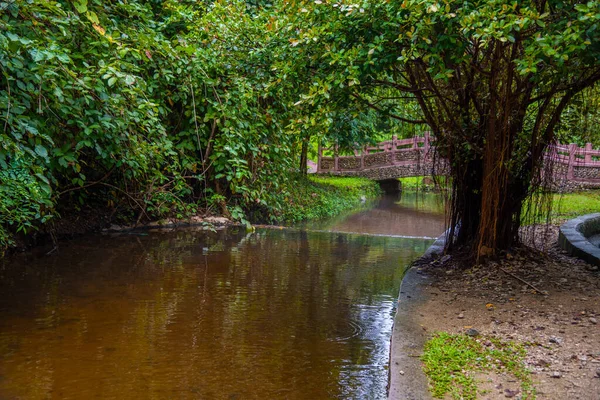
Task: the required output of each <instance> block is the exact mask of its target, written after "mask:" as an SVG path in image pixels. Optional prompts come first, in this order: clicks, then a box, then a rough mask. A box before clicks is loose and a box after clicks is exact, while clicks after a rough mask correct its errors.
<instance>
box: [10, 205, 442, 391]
mask: <svg viewBox="0 0 600 400" xmlns="http://www.w3.org/2000/svg"><path fill="white" fill-rule="evenodd" d="M443 230H444V217H443V204H442V201H441V198H440V197H439V196H437V195H435V194H428V193H425V194H423V193H419V194H415V193H404V194H403V195H402V196H401V198H399V199H398V198H389V197H384V198H382V199H380V200H379V201H377V202H375V203H374V204H372V205H371V206H365V207H363V208H362V209H360V210H355V211H353V212H350V213H347V214H346V215H343V216H341V217H339V218H336V219H333V220H330V221H325V222H320V223H311V224H308V225H306V226H305V227H304V229H288V228H282V229H257V230H256V232H253V233H247V232H246V231H245V230H244V229H240V228H229V229H225V230H220V231H217V232H216V233H211V232H205V231H201V230H199V229H194V228H189V229H178V230H173V231H168V230H156V231H144V232H135V233H128V234H106V235H88V236H85V237H82V238H80V239H75V240H71V241H67V242H65V243H63V244H61V246H60V249H59V251H58V252H55V253H53V254H51V255H48V256H46V255H36V254H35V252H31V253H28V254H23V255H19V256H16V257H12V258H11V259H10V260H9V261H5V262H3V263H2V262H0V290H1V293H2V296H0V398H1V399H28V400H29V399H309V400H313V399H385V397H386V387H387V382H388V361H389V345H390V337H391V331H392V322H393V316H394V312H395V304H396V299H397V296H398V292H399V286H400V282H401V279H402V276H403V273H404V270H405V269H406V267H407V266H408V265H409V263H410V262H411V261H412V260H414V259H415V258H417V257H418V256H420V255H421V254H422V253H423V252H424V251H425V250H426V249H427V247H428V246H429V245H430V244H431V243H432V242H433V239H434V238H435V237H437V236H439V235H440V234H441V233H442V232H443Z"/></svg>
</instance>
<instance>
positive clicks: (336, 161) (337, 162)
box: [333, 144, 340, 171]
mask: <svg viewBox="0 0 600 400" xmlns="http://www.w3.org/2000/svg"><path fill="white" fill-rule="evenodd" d="M339 165H340V157H339V156H338V145H337V144H336V145H335V147H334V148H333V170H334V171H339Z"/></svg>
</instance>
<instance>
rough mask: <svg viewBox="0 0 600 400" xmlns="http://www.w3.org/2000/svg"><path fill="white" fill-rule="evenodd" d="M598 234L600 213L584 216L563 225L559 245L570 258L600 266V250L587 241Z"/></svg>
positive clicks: (599, 230)
mask: <svg viewBox="0 0 600 400" xmlns="http://www.w3.org/2000/svg"><path fill="white" fill-rule="evenodd" d="M597 232H600V213H595V214H587V215H582V216H580V217H577V218H574V219H572V220H569V221H567V222H565V223H564V224H562V225H561V227H560V231H559V234H558V245H559V246H560V247H561V248H562V249H563V250H565V251H566V252H567V253H568V254H569V255H570V256H574V257H577V258H580V259H582V260H584V261H586V262H588V263H590V264H594V265H598V266H600V248H599V247H596V246H594V245H593V244H591V243H590V242H589V241H588V239H587V236H590V235H591V234H592V233H597Z"/></svg>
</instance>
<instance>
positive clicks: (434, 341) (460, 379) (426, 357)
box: [421, 332, 535, 400]
mask: <svg viewBox="0 0 600 400" xmlns="http://www.w3.org/2000/svg"><path fill="white" fill-rule="evenodd" d="M485 340H486V341H487V342H489V343H491V344H490V345H489V346H486V345H484V344H483V341H484V340H482V339H477V338H473V337H469V336H466V335H461V334H449V333H446V332H438V333H436V334H435V335H434V336H433V338H431V339H430V340H429V341H428V342H427V343H425V348H424V353H423V355H422V356H421V360H422V361H423V363H424V367H423V370H424V371H425V374H426V375H427V377H428V378H429V383H430V385H431V392H432V394H433V396H434V397H436V398H439V399H442V398H444V397H445V396H446V394H447V393H450V395H451V396H452V398H453V399H465V400H474V399H476V398H477V382H476V381H475V378H474V375H475V374H476V373H478V372H487V371H493V372H498V373H508V374H511V375H513V376H514V377H515V378H517V380H518V381H519V382H520V384H521V390H522V393H523V399H535V389H534V388H533V386H532V381H531V377H530V372H529V371H528V370H527V369H526V368H525V366H524V361H525V348H524V347H523V346H521V345H517V344H514V343H512V342H503V341H500V340H498V339H496V338H493V337H489V338H485Z"/></svg>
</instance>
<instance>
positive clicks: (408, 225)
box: [308, 192, 445, 238]
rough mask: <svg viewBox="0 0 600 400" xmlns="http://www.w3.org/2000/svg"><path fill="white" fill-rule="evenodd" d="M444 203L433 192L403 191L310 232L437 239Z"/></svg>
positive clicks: (314, 227)
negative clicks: (323, 231)
mask: <svg viewBox="0 0 600 400" xmlns="http://www.w3.org/2000/svg"><path fill="white" fill-rule="evenodd" d="M444 208H445V203H444V199H443V197H442V196H440V195H439V194H435V193H423V192H403V193H401V194H400V195H398V196H385V197H382V198H381V199H379V200H378V202H377V203H376V204H375V205H374V206H373V207H370V208H368V209H365V210H362V211H359V212H351V213H350V214H349V215H344V216H341V217H340V218H337V219H334V220H329V221H325V222H317V223H312V224H310V225H309V226H308V228H309V229H315V230H326V231H333V232H354V233H365V234H374V235H386V236H403V237H427V238H437V237H438V236H440V235H441V234H442V233H443V232H444V227H445V217H444Z"/></svg>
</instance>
